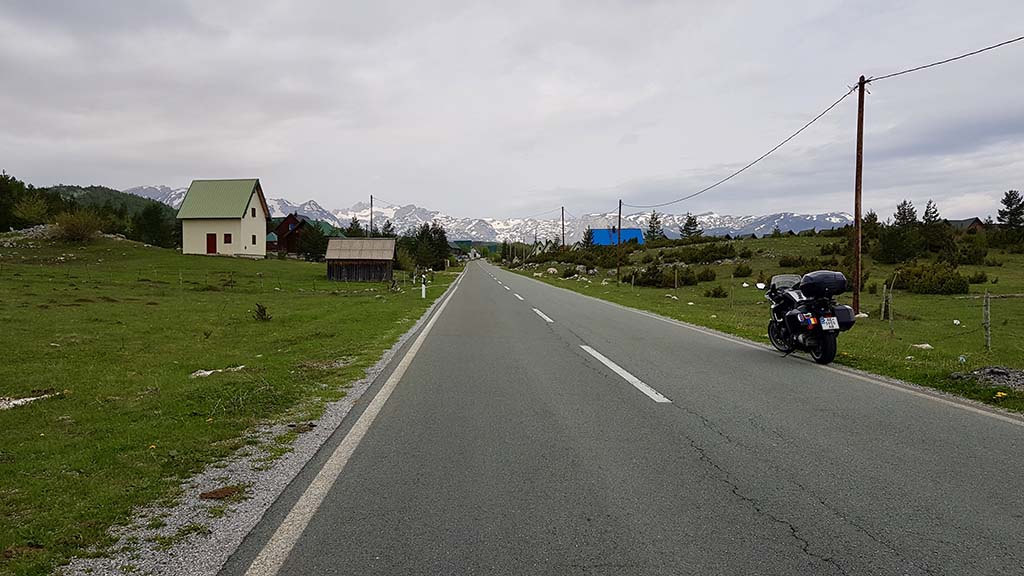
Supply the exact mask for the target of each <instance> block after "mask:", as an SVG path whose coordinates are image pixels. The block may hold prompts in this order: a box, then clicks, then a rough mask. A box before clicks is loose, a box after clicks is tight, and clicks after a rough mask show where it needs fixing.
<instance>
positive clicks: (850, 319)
mask: <svg viewBox="0 0 1024 576" xmlns="http://www.w3.org/2000/svg"><path fill="white" fill-rule="evenodd" d="M832 311H833V312H834V313H835V315H836V320H838V321H839V329H840V330H842V331H843V332H845V331H847V330H849V329H850V328H853V323H854V322H856V321H857V319H856V318H854V316H853V308H850V307H849V306H844V305H842V304H839V305H838V306H836V307H835V308H833V309H832Z"/></svg>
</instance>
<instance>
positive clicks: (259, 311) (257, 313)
mask: <svg viewBox="0 0 1024 576" xmlns="http://www.w3.org/2000/svg"><path fill="white" fill-rule="evenodd" d="M252 317H253V318H255V319H256V320H259V321H260V322H269V321H270V319H271V318H273V316H271V315H270V314H269V313H267V307H266V306H264V305H263V304H260V303H259V302H257V303H256V309H255V310H253V312H252Z"/></svg>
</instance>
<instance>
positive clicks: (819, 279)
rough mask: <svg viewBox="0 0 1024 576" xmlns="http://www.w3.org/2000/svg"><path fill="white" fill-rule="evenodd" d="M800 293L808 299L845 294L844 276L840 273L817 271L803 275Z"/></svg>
mask: <svg viewBox="0 0 1024 576" xmlns="http://www.w3.org/2000/svg"><path fill="white" fill-rule="evenodd" d="M800 291H801V292H803V294H804V296H807V297H809V298H828V297H831V296H835V295H836V294H842V293H843V292H846V276H843V273H842V272H833V271H831V270H818V271H817V272H809V273H807V274H804V277H803V278H802V279H801V280H800Z"/></svg>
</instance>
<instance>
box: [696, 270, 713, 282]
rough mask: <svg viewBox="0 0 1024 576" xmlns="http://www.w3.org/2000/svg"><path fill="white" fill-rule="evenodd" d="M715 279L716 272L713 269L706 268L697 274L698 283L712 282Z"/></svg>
mask: <svg viewBox="0 0 1024 576" xmlns="http://www.w3.org/2000/svg"><path fill="white" fill-rule="evenodd" d="M714 279H715V271H714V270H712V269H711V268H705V269H703V270H701V271H700V272H698V273H697V281H698V282H711V281H713V280H714Z"/></svg>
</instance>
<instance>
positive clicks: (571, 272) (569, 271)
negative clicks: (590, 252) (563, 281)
mask: <svg viewBox="0 0 1024 576" xmlns="http://www.w3.org/2000/svg"><path fill="white" fill-rule="evenodd" d="M575 275H576V269H575V268H573V267H571V266H566V267H565V269H564V270H562V278H572V277H573V276H575Z"/></svg>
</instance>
